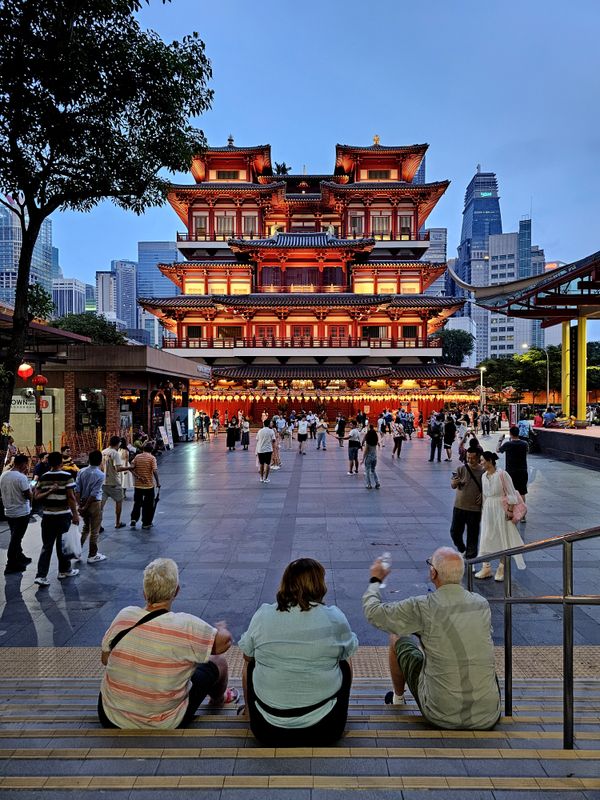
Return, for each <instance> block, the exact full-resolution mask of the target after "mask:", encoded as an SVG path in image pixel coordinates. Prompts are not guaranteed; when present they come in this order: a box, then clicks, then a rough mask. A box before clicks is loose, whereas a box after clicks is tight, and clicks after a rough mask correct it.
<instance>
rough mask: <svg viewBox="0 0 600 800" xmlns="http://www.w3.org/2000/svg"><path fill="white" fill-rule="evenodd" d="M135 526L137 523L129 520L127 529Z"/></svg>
mask: <svg viewBox="0 0 600 800" xmlns="http://www.w3.org/2000/svg"><path fill="white" fill-rule="evenodd" d="M136 525H137V522H135V520H133V519H132V520H131V522H130V523H129V527H130V528H135V526H136Z"/></svg>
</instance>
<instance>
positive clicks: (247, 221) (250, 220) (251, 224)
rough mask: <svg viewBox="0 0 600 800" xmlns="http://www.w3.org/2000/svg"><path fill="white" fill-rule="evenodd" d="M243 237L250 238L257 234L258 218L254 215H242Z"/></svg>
mask: <svg viewBox="0 0 600 800" xmlns="http://www.w3.org/2000/svg"><path fill="white" fill-rule="evenodd" d="M242 219H243V225H244V230H243V233H244V235H245V236H252V235H254V234H257V233H258V217H257V216H256V214H244V216H243V217H242Z"/></svg>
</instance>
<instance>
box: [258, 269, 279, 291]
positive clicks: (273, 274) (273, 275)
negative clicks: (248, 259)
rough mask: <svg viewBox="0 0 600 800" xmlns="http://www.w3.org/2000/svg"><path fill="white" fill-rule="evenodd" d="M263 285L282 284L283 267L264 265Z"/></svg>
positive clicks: (262, 273) (275, 285) (276, 285)
mask: <svg viewBox="0 0 600 800" xmlns="http://www.w3.org/2000/svg"><path fill="white" fill-rule="evenodd" d="M261 279H262V286H274V287H280V286H281V268H280V267H263V268H262V271H261Z"/></svg>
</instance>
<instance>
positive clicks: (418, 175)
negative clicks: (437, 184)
mask: <svg viewBox="0 0 600 800" xmlns="http://www.w3.org/2000/svg"><path fill="white" fill-rule="evenodd" d="M426 159H427V156H423V160H422V161H421V163H420V165H419V169H418V170H417V171H416V172H415V177H414V178H413V179H412V182H413V183H419V184H423V183H425V161H426Z"/></svg>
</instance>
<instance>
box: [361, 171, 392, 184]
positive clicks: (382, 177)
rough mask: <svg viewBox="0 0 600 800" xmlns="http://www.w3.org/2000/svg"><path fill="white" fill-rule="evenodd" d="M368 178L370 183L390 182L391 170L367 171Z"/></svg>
mask: <svg viewBox="0 0 600 800" xmlns="http://www.w3.org/2000/svg"><path fill="white" fill-rule="evenodd" d="M367 177H368V179H369V180H370V181H389V179H390V171H389V169H370V170H368V171H367Z"/></svg>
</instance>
